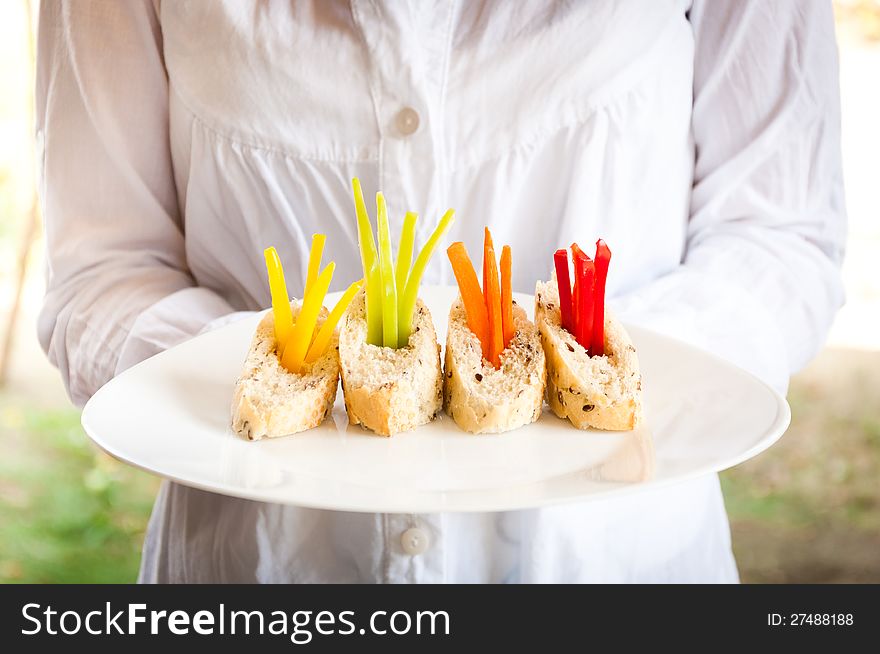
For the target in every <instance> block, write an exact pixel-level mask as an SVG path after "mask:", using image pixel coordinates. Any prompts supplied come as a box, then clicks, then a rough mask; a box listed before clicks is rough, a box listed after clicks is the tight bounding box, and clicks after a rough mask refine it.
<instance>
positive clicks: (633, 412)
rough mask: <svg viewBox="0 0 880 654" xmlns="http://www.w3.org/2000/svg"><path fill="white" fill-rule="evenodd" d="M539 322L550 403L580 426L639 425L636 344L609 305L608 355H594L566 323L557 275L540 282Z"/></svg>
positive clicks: (537, 290) (622, 427) (620, 427)
mask: <svg viewBox="0 0 880 654" xmlns="http://www.w3.org/2000/svg"><path fill="white" fill-rule="evenodd" d="M535 322H536V323H537V325H538V331H539V332H540V333H541V344H542V345H543V346H544V353H545V354H546V355H547V403H548V404H549V405H550V408H551V409H552V410H553V413H555V414H556V415H557V416H559V417H560V418H568V419H569V420H570V421H571V423H572V424H573V425H574V426H575V427H577V428H578V429H589V428H594V429H607V430H614V431H623V430H628V429H634V428H635V427H637V426H638V425H639V423H640V422H641V421H642V392H641V389H642V376H641V374H640V372H639V361H638V357H637V356H636V348H635V346H634V345H633V343H632V340H630V337H629V334H627V332H626V329H624V327H623V325H621V324H620V322H618V321H617V320H616V319H615V318H614V316H613V315H612V314H611V312H610V311H609V310H608V309H607V307H606V309H605V356H601V357H599V356H593V357H591V356H590V355H589V354H587V351H586V350H585V349H584V348H583V347H581V345H580V344H579V343H578V342H577V340H576V339H575V338H574V336H572V335H571V334H570V333H569V332H568V331H567V330H565V329H563V328H562V326H561V324H560V312H559V289H558V287H557V285H556V279H555V278H554V279H551V280H550V281H549V282H541V281H539V282H538V283H537V285H536V287H535Z"/></svg>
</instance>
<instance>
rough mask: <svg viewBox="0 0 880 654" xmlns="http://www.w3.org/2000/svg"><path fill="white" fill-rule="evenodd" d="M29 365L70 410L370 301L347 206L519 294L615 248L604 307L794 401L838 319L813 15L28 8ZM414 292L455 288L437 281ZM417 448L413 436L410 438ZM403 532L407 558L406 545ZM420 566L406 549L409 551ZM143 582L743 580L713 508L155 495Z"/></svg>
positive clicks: (829, 43) (502, 8)
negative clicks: (320, 271) (358, 289)
mask: <svg viewBox="0 0 880 654" xmlns="http://www.w3.org/2000/svg"><path fill="white" fill-rule="evenodd" d="M37 99H38V107H39V111H38V115H39V119H38V125H37V139H38V144H39V146H40V148H41V156H40V163H41V172H42V178H41V195H42V202H43V212H44V215H45V220H46V241H47V249H48V261H49V271H48V292H47V294H46V298H45V306H44V309H43V312H42V314H41V317H40V321H39V335H40V339H41V341H42V343H43V346H44V348H45V349H46V351H47V352H48V354H49V357H50V358H51V360H52V361H53V362H54V363H55V364H56V365H57V366H58V367H59V369H60V370H61V372H62V374H63V376H64V379H65V382H66V384H67V388H68V390H69V393H70V395H71V397H72V398H73V400H74V401H75V402H77V403H82V402H84V401H85V400H86V399H87V398H88V397H89V396H90V395H92V394H93V393H94V392H95V391H96V390H97V389H98V388H99V387H100V386H101V385H102V384H104V383H105V382H106V381H107V380H108V379H110V378H111V377H113V375H114V374H116V373H118V372H120V371H121V370H123V369H125V368H127V367H128V366H131V365H132V364H134V363H136V362H137V361H140V360H142V359H144V358H146V357H149V356H151V355H152V354H154V353H156V352H159V351H161V350H163V349H165V348H167V347H169V346H171V345H174V344H176V343H179V342H181V341H183V340H185V339H187V338H189V337H191V336H192V335H194V334H196V333H199V332H200V331H203V330H205V329H210V328H212V327H214V326H216V325H218V324H221V323H223V322H224V321H228V320H230V319H231V316H234V315H236V314H235V313H234V312H236V311H242V310H256V309H259V308H261V307H265V306H268V304H269V289H268V286H267V283H266V279H265V273H264V269H263V261H262V250H263V248H264V247H266V246H267V245H270V244H271V245H275V246H277V247H278V251H279V253H280V255H281V258H282V260H283V263H284V267H285V270H286V271H287V274H288V284H289V285H290V287H291V288H301V287H302V285H303V280H304V276H305V269H306V256H307V252H308V245H309V240H310V236H311V234H312V233H313V232H325V233H327V234H328V252H327V256H328V257H332V258H333V259H335V260H336V262H337V274H336V275H335V277H334V282H335V286H336V288H343V287H344V286H345V285H347V284H348V283H350V282H351V281H352V280H354V279H355V278H358V277H360V275H361V273H360V262H359V258H358V256H357V249H356V232H355V219H354V212H353V207H352V201H351V195H350V186H349V180H350V179H351V178H352V177H354V176H358V177H360V179H361V180H362V182H363V185H364V188H365V190H366V192H367V193H368V194H369V193H371V192H374V191H376V190H379V189H381V190H383V191H384V192H385V195H386V197H387V198H388V200H389V203H390V206H391V214H390V215H391V217H392V229H395V230H396V229H399V227H400V223H401V221H402V218H403V214H404V211H405V210H407V209H412V210H414V211H418V212H419V213H420V214H421V215H422V216H424V217H425V218H426V219H425V220H423V221H420V222H421V227H420V231H419V233H418V234H417V240H418V241H424V239H425V237H426V233H427V231H428V230H429V228H430V226H431V224H432V223H433V222H435V220H436V219H437V218H438V217H439V216H440V215H441V212H443V211H444V210H445V209H446V208H447V207H450V206H451V207H454V208H455V209H456V210H457V216H458V218H457V221H456V223H455V225H454V227H453V228H452V231H451V233H450V234H449V236H448V239H447V240H448V241H449V242H451V241H453V240H463V241H464V242H465V243H466V244H467V245H468V247H469V248H470V249H471V250H474V249H476V248H477V247H478V244H479V243H480V238H481V230H482V228H483V226H484V225H487V224H488V225H489V226H490V227H491V228H492V230H493V233H494V235H495V240H496V241H497V242H501V243H509V244H511V246H512V248H513V252H514V286H515V288H516V289H517V290H520V291H527V292H528V291H532V290H533V289H534V283H535V280H536V279H538V278H545V277H546V276H547V275H548V274H549V270H550V267H551V264H552V253H553V251H554V250H555V249H556V248H557V247H560V246H564V245H565V244H568V243H570V242H572V241H574V240H577V241H580V242H581V243H582V244H590V243H592V242H594V241H595V240H596V238H597V237H600V236H601V237H602V238H604V239H605V240H606V241H607V242H608V243H609V244H610V245H611V248H612V250H613V252H614V260H613V262H612V268H611V275H610V277H609V279H608V292H609V296H610V301H611V302H612V304H613V306H614V308H615V309H616V311H617V312H618V313H619V314H620V315H621V316H622V317H623V318H624V319H625V320H628V321H630V322H634V323H639V324H642V325H645V326H648V327H650V328H652V329H655V330H660V331H663V332H666V333H669V334H672V335H674V336H676V337H678V338H682V339H686V340H688V341H690V342H691V343H694V344H696V345H698V346H700V347H703V348H706V349H709V350H711V351H713V352H715V353H717V354H719V355H721V356H723V357H726V358H727V359H729V360H731V361H734V362H735V363H737V364H739V365H741V366H743V367H745V368H747V369H749V370H751V371H752V372H754V373H756V374H757V375H759V376H761V377H762V378H763V379H764V380H766V381H768V382H769V383H771V384H773V385H775V387H777V388H779V389H784V388H785V387H786V384H787V380H788V376H789V374H790V372H792V371H793V370H795V369H796V368H798V367H799V366H801V365H803V364H804V363H805V362H806V361H807V360H808V359H809V358H810V357H811V356H812V355H813V354H814V353H815V351H816V350H817V349H818V348H819V346H820V345H821V343H822V340H823V337H824V335H825V333H826V330H827V329H828V326H829V324H830V322H831V319H832V317H833V314H834V312H835V310H836V309H837V308H838V307H839V306H840V304H841V302H842V289H841V282H840V278H839V266H840V262H841V257H842V248H843V243H844V231H845V217H844V204H843V188H842V181H841V166H840V155H839V107H838V104H839V100H838V82H837V53H836V48H835V41H834V32H833V22H832V12H831V7H830V3H828V2H817V1H809V2H807V1H805V2H798V3H775V2H774V3H767V2H762V1H760V0H752V1H743V0H716V1H714V2H701V1H697V2H694V3H693V6H691V3H690V2H688V1H685V0H663V1H660V0H618V1H613V0H593V1H584V2H575V3H572V2H562V1H560V2H516V3H513V2H490V1H468V2H465V1H462V0H452V1H440V0H437V1H427V0H424V1H422V0H420V1H419V2H404V1H400V2H380V1H378V0H372V1H371V0H351V2H347V1H343V0H333V1H330V0H321V1H319V0H312V1H303V2H248V1H242V0H224V1H219V0H217V1H212V2H195V1H193V2H187V1H184V0H180V1H172V0H164V1H160V0H137V1H136V0H130V1H126V2H98V1H91V0H89V1H87V0H77V1H75V2H74V1H70V2H65V1H61V0H58V1H53V2H43V3H41V16H40V26H39V61H38V84H37ZM425 281H426V283H443V284H448V283H453V277H452V275H451V271H450V269H449V266H448V262H447V261H446V258H445V257H443V256H436V257H434V260H433V262H432V263H431V266H430V268H429V270H428V272H427V274H426V280H425ZM401 438H406V436H405V435H404V436H401ZM410 529H415V530H416V531H415V532H410V533H409V535H410V536H412V535H413V534H415V535H416V536H417V538H416V539H415V540H414V539H412V538H406V539H403V540H402V535H403V534H404V533H405V532H407V530H410ZM416 542H417V543H418V545H419V546H418V547H414V546H413V543H416ZM141 578H142V580H144V581H297V582H312V581H375V582H398V581H401V582H434V581H455V582H500V581H514V582H527V581H529V582H530V581H540V582H546V581H567V582H580V581H605V582H610V581H648V582H660V581H735V580H736V579H737V573H736V567H735V564H734V561H733V558H732V556H731V551H730V537H729V529H728V525H727V519H726V516H725V512H724V505H723V500H722V497H721V493H720V490H719V485H718V479H717V477H716V476H714V475H711V476H707V477H703V478H701V479H697V480H693V481H689V482H686V483H680V484H678V485H674V486H671V487H668V488H663V489H658V490H651V492H646V493H637V494H631V495H629V496H626V497H622V498H619V499H612V500H607V501H601V502H591V503H584V504H574V505H567V506H561V507H557V508H549V509H539V510H527V511H515V512H507V513H489V514H438V515H372V514H354V513H339V512H332V511H320V510H307V509H299V508H294V507H289V506H280V505H269V504H260V503H256V502H252V501H245V500H239V499H232V498H228V497H223V496H219V495H213V494H210V493H206V492H202V491H198V490H193V489H190V488H186V487H183V486H179V485H176V484H171V483H167V482H166V483H165V484H164V485H163V486H162V490H161V492H160V494H159V497H158V500H157V502H156V506H155V509H154V512H153V516H152V519H151V521H150V526H149V531H148V534H147V538H146V543H145V546H144V558H143V564H142V570H141Z"/></svg>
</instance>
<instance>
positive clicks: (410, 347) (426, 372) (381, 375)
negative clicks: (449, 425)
mask: <svg viewBox="0 0 880 654" xmlns="http://www.w3.org/2000/svg"><path fill="white" fill-rule="evenodd" d="M365 297H366V296H365V291H364V290H363V289H362V290H361V291H359V292H358V294H357V295H355V297H354V299H353V300H352V302H351V305H350V306H349V308H348V314H347V316H346V318H345V324H344V325H343V327H342V331H341V332H340V335H339V360H340V368H341V372H342V392H343V394H344V396H345V409H346V411H347V412H348V420H349V422H351V423H352V424H354V425H358V424H359V425H363V426H364V427H366V428H367V429H369V430H371V431H372V432H374V433H376V434H378V435H380V436H392V435H394V434H397V433H400V432H404V431H409V430H411V429H414V428H416V427H418V426H419V425H423V424H425V423H427V422H430V421H431V420H433V419H434V417H435V416H436V415H437V413H438V412H439V411H440V407H441V404H442V400H443V386H442V383H441V380H442V373H441V371H440V346H439V345H438V344H437V333H436V332H435V330H434V323H433V322H431V313H430V312H429V311H428V307H427V306H426V305H425V303H424V302H422V300H421V299H419V300H418V301H417V302H416V308H415V313H414V315H413V328H412V334H410V337H409V342H408V343H407V345H406V346H405V347H400V348H397V349H396V350H395V349H392V348H389V347H379V346H377V345H370V344H369V343H367V319H366V304H365Z"/></svg>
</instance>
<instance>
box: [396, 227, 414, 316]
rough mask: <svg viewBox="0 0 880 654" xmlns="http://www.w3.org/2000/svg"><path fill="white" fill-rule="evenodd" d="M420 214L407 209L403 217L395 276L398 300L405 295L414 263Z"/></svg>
mask: <svg viewBox="0 0 880 654" xmlns="http://www.w3.org/2000/svg"><path fill="white" fill-rule="evenodd" d="M418 217H419V214H417V213H413V212H412V211H407V212H406V216H404V218H403V229H402V230H401V232H400V242H399V243H398V244H397V264H396V267H395V271H394V277H395V279H396V280H397V301H398V302H400V298H402V297H403V292H404V291H405V290H406V278H407V277H408V276H409V266H410V264H411V263H412V251H413V242H414V241H415V237H416V220H418Z"/></svg>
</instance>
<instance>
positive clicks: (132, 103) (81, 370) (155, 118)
mask: <svg viewBox="0 0 880 654" xmlns="http://www.w3.org/2000/svg"><path fill="white" fill-rule="evenodd" d="M161 41H162V35H161V29H160V26H159V21H158V17H157V12H156V6H155V5H154V3H153V2H151V0H127V1H126V2H99V1H93V0H76V1H72V0H71V1H65V0H57V1H53V2H43V3H41V4H40V21H39V30H38V54H37V85H36V101H37V125H36V128H37V142H38V146H40V147H39V150H41V151H39V154H38V156H39V160H38V166H39V169H40V195H41V201H42V210H43V216H44V221H45V232H46V248H47V262H48V280H47V292H46V297H45V300H44V305H43V309H42V311H41V314H40V317H39V322H38V332H39V338H40V342H41V344H42V346H43V348H44V349H45V350H46V352H47V354H48V355H49V358H50V360H51V361H52V362H53V363H54V364H55V365H56V366H58V368H59V369H60V371H61V373H62V376H63V377H64V380H65V384H66V385H67V389H68V393H69V394H70V396H71V399H72V400H73V401H74V402H76V403H79V404H81V403H84V402H85V401H86V400H87V399H88V398H89V397H90V396H91V395H92V394H93V393H94V392H95V391H96V390H97V389H98V388H99V387H100V386H101V385H102V384H104V383H105V382H106V381H108V380H109V379H110V378H111V377H113V375H114V374H116V373H117V372H119V371H120V370H122V369H124V368H126V367H128V366H130V365H132V364H134V363H136V362H137V361H140V360H142V359H144V358H146V357H148V356H150V355H152V354H155V353H156V352H159V351H161V350H163V349H165V348H167V347H169V346H171V345H173V344H175V343H178V342H180V341H182V340H185V339H186V338H188V337H189V336H191V335H193V334H195V333H197V332H198V331H199V330H201V329H202V327H203V326H204V325H205V324H207V323H209V322H211V321H212V320H214V319H216V318H218V317H219V316H221V315H223V314H226V313H229V312H230V311H231V310H232V309H231V308H230V306H229V305H228V304H227V303H226V302H225V301H224V300H223V299H222V298H221V297H220V296H219V295H217V294H216V293H214V292H212V291H210V290H208V289H206V288H200V287H197V286H196V285H195V282H194V280H193V277H192V275H191V274H190V272H189V270H188V268H187V261H186V251H185V247H184V237H183V231H182V223H181V216H180V212H179V209H178V206H177V193H176V189H175V184H174V178H173V174H172V164H171V156H170V150H169V141H168V139H169V130H168V80H167V76H166V72H165V67H164V62H163V58H162V43H161Z"/></svg>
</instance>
